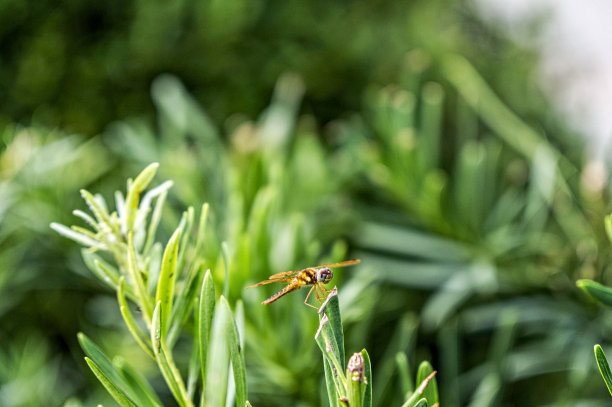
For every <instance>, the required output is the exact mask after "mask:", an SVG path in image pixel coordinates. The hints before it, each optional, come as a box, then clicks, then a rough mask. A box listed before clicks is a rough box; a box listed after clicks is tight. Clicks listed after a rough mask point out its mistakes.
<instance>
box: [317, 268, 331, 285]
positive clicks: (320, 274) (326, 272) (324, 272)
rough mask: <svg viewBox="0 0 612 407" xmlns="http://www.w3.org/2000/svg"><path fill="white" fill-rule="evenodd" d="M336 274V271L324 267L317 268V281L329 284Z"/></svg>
mask: <svg viewBox="0 0 612 407" xmlns="http://www.w3.org/2000/svg"><path fill="white" fill-rule="evenodd" d="M333 276H334V273H332V271H331V270H330V269H329V268H327V267H323V268H322V269H319V270H317V282H318V283H323V284H327V283H329V281H330V280H331V279H332V277H333Z"/></svg>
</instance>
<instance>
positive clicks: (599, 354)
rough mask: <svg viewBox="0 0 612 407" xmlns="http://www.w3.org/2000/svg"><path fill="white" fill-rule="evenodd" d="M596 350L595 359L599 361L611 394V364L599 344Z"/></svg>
mask: <svg viewBox="0 0 612 407" xmlns="http://www.w3.org/2000/svg"><path fill="white" fill-rule="evenodd" d="M594 351H595V360H596V361H597V366H598V367H599V372H600V373H601V376H602V377H603V379H604V382H606V387H608V391H609V392H610V395H612V371H611V370H610V365H609V364H608V359H607V358H606V354H605V353H604V351H603V349H602V348H601V346H599V345H595V348H594Z"/></svg>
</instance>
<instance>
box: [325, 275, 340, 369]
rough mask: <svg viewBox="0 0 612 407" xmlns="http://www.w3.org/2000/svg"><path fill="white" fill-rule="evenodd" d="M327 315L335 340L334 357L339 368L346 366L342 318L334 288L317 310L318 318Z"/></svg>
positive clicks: (336, 291) (336, 290)
mask: <svg viewBox="0 0 612 407" xmlns="http://www.w3.org/2000/svg"><path fill="white" fill-rule="evenodd" d="M323 313H324V314H325V315H327V318H328V319H329V324H330V326H331V328H332V331H333V334H334V339H335V342H336V343H335V349H336V355H337V357H338V361H339V362H340V365H341V366H346V358H345V355H344V330H343V329H342V317H341V316H340V304H339V302H338V289H337V288H336V287H334V288H333V289H332V290H331V292H330V293H329V295H328V296H327V299H326V300H325V303H324V304H323V305H322V306H321V309H320V310H319V316H321V315H322V314H323Z"/></svg>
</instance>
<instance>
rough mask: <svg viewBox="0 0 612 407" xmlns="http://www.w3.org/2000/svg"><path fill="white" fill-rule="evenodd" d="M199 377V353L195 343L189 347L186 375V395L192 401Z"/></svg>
mask: <svg viewBox="0 0 612 407" xmlns="http://www.w3.org/2000/svg"><path fill="white" fill-rule="evenodd" d="M199 377H200V352H199V349H198V344H197V342H194V343H193V345H192V347H191V356H190V357H189V370H188V374H187V395H188V396H189V398H190V399H192V400H193V395H194V394H195V390H196V387H197V383H198V378H199Z"/></svg>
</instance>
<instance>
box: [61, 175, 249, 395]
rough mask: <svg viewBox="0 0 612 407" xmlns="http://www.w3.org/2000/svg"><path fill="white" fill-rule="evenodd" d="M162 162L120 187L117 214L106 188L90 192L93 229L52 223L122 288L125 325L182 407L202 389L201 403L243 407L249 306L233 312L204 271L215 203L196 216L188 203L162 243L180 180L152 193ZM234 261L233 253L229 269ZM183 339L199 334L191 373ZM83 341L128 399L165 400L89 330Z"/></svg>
mask: <svg viewBox="0 0 612 407" xmlns="http://www.w3.org/2000/svg"><path fill="white" fill-rule="evenodd" d="M157 167H158V164H156V163H155V164H151V165H149V166H148V167H147V168H145V169H144V170H143V171H142V172H141V173H140V174H139V175H138V176H137V177H136V178H135V179H134V180H131V179H130V180H128V183H127V193H126V195H125V196H124V195H122V194H121V193H120V192H117V193H115V203H116V210H115V211H112V212H111V211H110V210H109V209H108V205H107V203H106V202H105V200H104V199H103V198H102V197H101V196H100V195H92V194H91V193H89V192H87V191H84V190H83V191H81V194H82V196H83V198H84V199H85V201H86V202H87V205H88V206H89V209H90V211H91V213H92V214H91V215H90V214H87V213H85V212H82V211H78V210H77V211H74V214H75V215H76V216H78V217H79V218H81V219H82V220H84V221H85V222H86V223H87V224H88V225H89V227H90V229H86V228H83V227H80V226H72V227H70V228H69V227H66V226H64V225H61V224H57V223H52V224H51V227H52V228H53V229H55V230H56V231H57V232H58V233H60V234H61V235H63V236H65V237H68V238H70V239H73V240H74V241H76V242H78V243H80V244H82V245H84V246H85V247H86V248H85V249H83V251H82V253H83V257H84V259H85V262H86V264H87V265H88V267H89V268H90V269H91V270H92V272H93V273H94V274H95V275H96V276H97V277H98V278H99V279H100V280H101V281H102V282H104V283H105V284H107V285H108V286H110V287H111V288H112V289H114V290H115V291H116V292H117V301H118V304H119V309H120V311H121V315H122V317H123V320H124V322H125V325H126V326H127V328H128V330H129V332H130V333H131V335H132V337H133V338H134V340H135V341H136V343H137V344H138V345H139V346H140V348H141V349H142V351H143V352H144V353H145V354H147V355H148V356H150V357H151V358H152V359H154V360H155V362H156V363H157V366H158V368H159V371H160V373H161V375H162V376H163V378H164V380H165V382H166V384H167V386H168V388H169V389H170V392H171V393H172V395H173V396H174V399H175V400H176V401H177V403H178V404H179V405H180V406H181V407H190V406H194V405H195V403H194V395H195V392H196V391H200V393H201V395H200V397H199V400H200V402H199V404H200V405H201V406H203V405H207V406H225V405H226V402H227V399H228V398H233V397H235V402H236V405H237V406H244V405H245V403H246V397H247V396H246V395H247V385H246V368H245V362H244V354H243V349H244V346H243V344H241V337H240V335H239V333H238V332H239V331H238V328H237V325H236V320H242V319H243V317H242V314H243V312H244V311H243V309H242V308H243V307H242V303H241V302H240V301H238V302H237V303H236V304H235V313H236V318H235V317H234V313H233V312H232V311H231V309H230V305H229V303H228V301H227V300H226V298H225V297H224V296H223V295H222V296H220V297H219V298H217V297H216V295H215V288H214V284H213V280H212V277H211V273H210V270H206V269H205V267H207V264H206V260H207V259H205V258H203V257H202V256H201V253H202V251H203V245H204V242H205V235H206V230H207V226H206V225H207V218H208V205H207V204H204V205H203V206H202V209H201V212H200V219H199V221H198V222H197V223H196V221H195V214H194V210H193V208H189V209H188V210H187V211H186V212H185V213H184V214H183V217H182V219H181V221H180V223H179V225H178V227H177V228H176V230H175V231H174V233H173V234H172V236H171V237H170V239H169V241H168V243H167V244H166V245H165V248H164V249H163V250H162V245H161V243H159V242H157V241H156V232H157V227H158V225H159V222H160V218H161V216H162V209H163V206H164V203H165V200H166V195H167V191H168V189H169V188H170V186H171V185H172V184H171V182H164V183H162V184H160V185H159V186H157V187H155V188H152V189H151V190H149V191H148V192H147V193H146V194H144V195H143V193H144V191H145V190H146V189H147V187H148V186H149V184H150V182H151V181H152V179H153V177H154V176H155V173H156V170H157ZM224 253H226V251H224ZM228 261H229V260H228V257H227V256H225V257H224V262H225V264H226V266H225V268H226V269H227V267H228V266H227V262H228ZM130 303H132V304H133V306H134V307H135V308H136V309H137V310H139V312H140V314H141V318H140V320H138V319H136V318H135V317H134V314H133V312H132V310H131V308H132V307H131V306H130ZM180 336H183V337H186V338H188V339H189V340H190V344H191V349H192V350H191V357H190V361H189V363H188V366H187V368H186V370H187V373H186V375H185V374H184V373H182V371H184V370H185V366H179V365H178V363H177V362H176V361H175V359H174V357H173V352H172V351H173V349H174V347H175V345H176V343H177V340H178V339H179V337H180ZM79 342H80V344H81V347H82V348H83V350H84V351H85V353H86V354H87V357H86V358H85V360H86V362H87V364H88V365H89V367H90V368H91V370H92V371H93V373H94V374H95V375H96V377H97V378H98V379H99V380H100V382H101V383H102V384H103V385H104V387H105V388H106V389H107V390H108V392H109V393H110V394H111V395H112V396H113V398H114V399H115V400H116V401H117V402H118V403H119V404H120V405H122V406H145V405H150V406H161V405H163V404H162V402H161V401H160V399H159V397H158V395H157V394H156V393H155V392H154V391H153V389H152V387H151V386H150V385H149V384H148V383H147V381H146V379H145V378H144V377H143V376H142V375H141V374H140V373H139V372H138V371H137V370H136V369H133V368H131V367H130V366H129V361H127V362H126V363H120V364H119V363H117V362H115V363H114V362H111V359H110V358H109V357H107V356H106V355H105V353H104V352H103V351H102V349H100V348H99V347H98V346H97V345H95V344H94V342H93V341H92V340H90V339H89V338H88V337H87V336H86V335H85V334H83V333H81V334H79ZM230 362H231V370H232V372H233V376H232V381H231V382H230V381H229V375H228V373H229V369H230ZM185 378H186V380H185ZM198 383H199V384H198ZM196 398H197V397H196Z"/></svg>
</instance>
